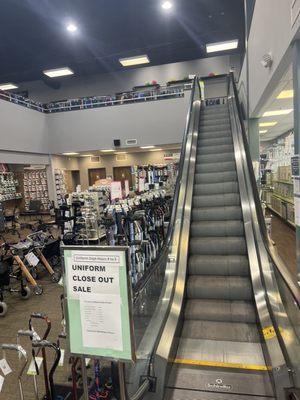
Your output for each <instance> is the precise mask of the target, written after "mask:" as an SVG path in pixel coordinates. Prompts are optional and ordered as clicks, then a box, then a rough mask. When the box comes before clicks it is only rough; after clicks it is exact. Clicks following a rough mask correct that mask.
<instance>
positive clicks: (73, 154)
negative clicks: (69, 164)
mask: <svg viewBox="0 0 300 400" xmlns="http://www.w3.org/2000/svg"><path fill="white" fill-rule="evenodd" d="M62 154H63V155H64V156H77V155H79V153H75V152H72V151H71V152H69V153H62Z"/></svg>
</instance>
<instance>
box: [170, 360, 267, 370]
mask: <svg viewBox="0 0 300 400" xmlns="http://www.w3.org/2000/svg"><path fill="white" fill-rule="evenodd" d="M172 362H173V363H175V364H187V365H197V366H202V367H219V368H235V369H250V370H254V371H268V370H270V369H271V367H267V366H266V365H256V364H240V363H228V362H221V361H204V360H193V359H189V358H175V359H174V360H172Z"/></svg>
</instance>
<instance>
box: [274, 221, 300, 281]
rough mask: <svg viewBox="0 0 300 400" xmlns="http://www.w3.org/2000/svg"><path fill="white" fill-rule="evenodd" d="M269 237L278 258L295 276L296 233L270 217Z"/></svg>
mask: <svg viewBox="0 0 300 400" xmlns="http://www.w3.org/2000/svg"><path fill="white" fill-rule="evenodd" d="M271 237H272V239H273V240H274V242H275V243H276V247H277V250H278V253H279V255H280V257H281V258H282V259H283V260H284V262H285V263H286V265H287V266H288V268H289V269H290V271H291V272H292V273H293V274H295V275H296V269H297V267H296V265H297V263H296V233H295V231H294V230H293V229H292V228H291V227H289V226H288V225H287V224H286V223H284V222H283V221H282V220H281V219H280V218H278V217H277V216H276V215H273V217H272V230H271Z"/></svg>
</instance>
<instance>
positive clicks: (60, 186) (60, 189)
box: [54, 169, 67, 206]
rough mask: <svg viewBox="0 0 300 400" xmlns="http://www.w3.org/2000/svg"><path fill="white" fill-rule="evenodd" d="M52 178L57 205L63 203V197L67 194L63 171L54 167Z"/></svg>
mask: <svg viewBox="0 0 300 400" xmlns="http://www.w3.org/2000/svg"><path fill="white" fill-rule="evenodd" d="M54 180H55V190H56V199H57V204H58V206H61V205H62V204H63V202H64V198H65V196H66V194H67V185H66V177H65V171H64V170H62V169H55V170H54Z"/></svg>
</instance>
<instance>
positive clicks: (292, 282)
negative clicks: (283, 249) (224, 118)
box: [229, 72, 300, 308]
mask: <svg viewBox="0 0 300 400" xmlns="http://www.w3.org/2000/svg"><path fill="white" fill-rule="evenodd" d="M230 82H231V84H232V87H233V93H234V98H235V103H236V107H237V111H238V118H239V121H240V125H241V133H242V138H243V143H244V148H245V154H246V161H247V165H248V170H249V174H250V179H251V184H252V189H253V197H254V201H255V206H256V210H257V214H258V215H257V216H258V223H259V229H260V232H261V235H262V239H263V242H264V246H265V248H266V250H267V253H268V255H269V257H270V259H271V260H272V263H273V264H274V266H275V268H276V269H277V271H278V273H279V274H280V276H281V277H282V279H283V281H284V282H285V284H286V286H287V288H288V289H289V291H290V293H291V295H292V297H293V299H294V300H295V302H296V304H297V306H298V308H300V287H299V285H298V282H297V280H296V279H295V278H294V277H293V275H292V274H291V272H290V271H289V269H288V268H287V266H286V264H285V263H284V261H283V260H282V259H281V258H280V257H279V255H278V254H277V252H276V250H275V247H274V245H273V244H272V242H271V240H270V238H269V236H268V233H267V228H266V224H265V218H264V215H263V211H262V206H261V202H260V198H259V194H258V189H257V183H256V179H255V175H254V171H253V168H252V160H251V156H250V150H249V143H248V139H247V135H246V130H245V125H244V121H243V118H242V110H241V105H240V103H239V101H238V91H237V87H236V83H235V80H234V75H233V73H232V72H231V73H230V74H229V83H230Z"/></svg>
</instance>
